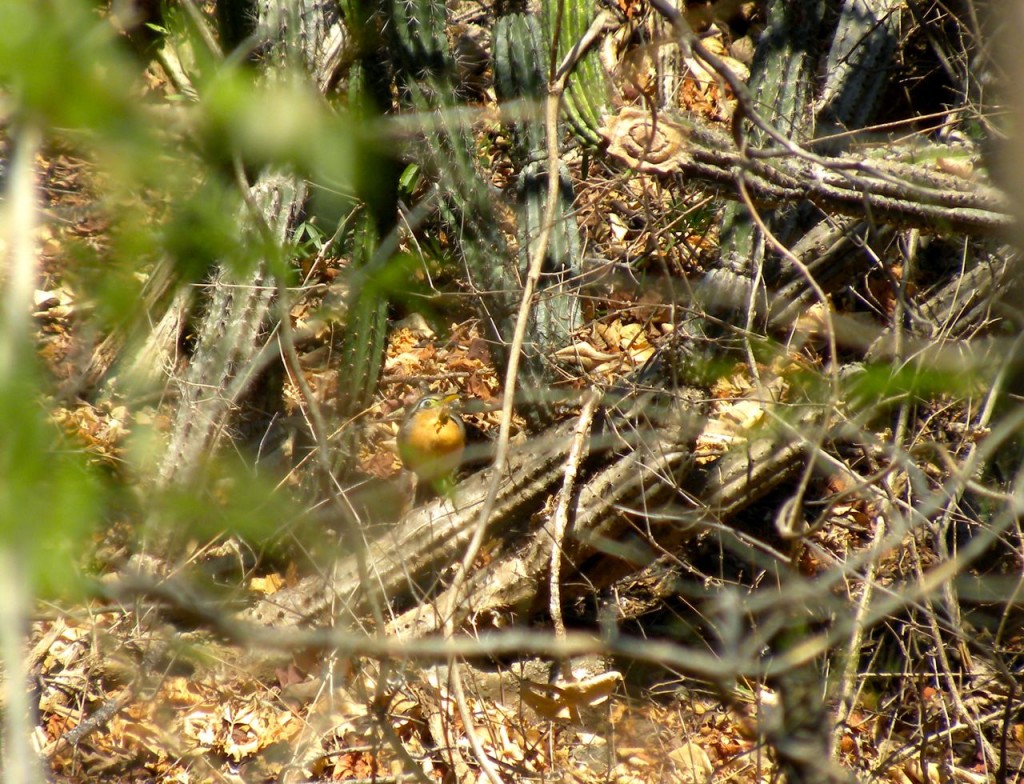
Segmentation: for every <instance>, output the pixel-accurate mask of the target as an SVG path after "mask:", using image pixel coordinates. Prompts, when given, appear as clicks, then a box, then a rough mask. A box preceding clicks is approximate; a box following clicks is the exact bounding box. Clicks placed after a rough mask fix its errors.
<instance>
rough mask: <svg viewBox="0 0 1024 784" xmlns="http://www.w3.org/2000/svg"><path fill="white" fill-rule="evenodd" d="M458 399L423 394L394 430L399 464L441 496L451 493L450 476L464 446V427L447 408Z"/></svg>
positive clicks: (460, 460)
mask: <svg viewBox="0 0 1024 784" xmlns="http://www.w3.org/2000/svg"><path fill="white" fill-rule="evenodd" d="M458 399H459V396H458V395H437V394H430V395H424V396H423V397H421V398H420V399H419V400H417V401H416V403H415V404H414V405H413V407H412V408H411V409H409V413H407V414H406V415H405V419H404V420H402V425H401V427H399V428H398V456H399V457H400V458H401V459H402V464H403V465H404V466H405V467H406V468H408V469H409V470H410V471H412V472H413V473H415V474H416V476H417V477H418V478H419V479H420V480H421V481H425V482H430V484H431V485H432V486H433V487H434V489H435V490H437V492H438V493H439V494H441V495H449V494H450V493H451V489H452V487H453V486H454V479H453V474H454V473H455V470H456V469H457V468H458V467H459V465H460V464H461V463H462V451H463V450H464V449H465V447H466V426H465V425H464V424H463V422H462V419H461V417H459V415H458V414H456V413H454V412H453V411H452V409H451V404H452V403H453V402H454V401H456V400H458Z"/></svg>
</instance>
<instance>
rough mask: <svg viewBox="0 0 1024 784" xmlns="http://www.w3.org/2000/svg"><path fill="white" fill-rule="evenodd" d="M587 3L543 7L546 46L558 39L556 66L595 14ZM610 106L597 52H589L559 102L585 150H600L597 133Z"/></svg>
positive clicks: (565, 1)
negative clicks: (593, 148) (592, 148)
mask: <svg viewBox="0 0 1024 784" xmlns="http://www.w3.org/2000/svg"><path fill="white" fill-rule="evenodd" d="M597 7H598V4H597V3H593V2H591V1H590V0H563V1H562V2H552V3H544V12H543V14H542V17H543V24H544V31H545V33H546V38H547V40H548V41H549V42H551V43H554V42H555V39H556V37H557V48H556V63H555V64H554V66H553V67H557V65H558V63H559V62H561V60H562V58H563V57H565V56H566V54H567V53H568V52H570V51H571V50H572V48H573V47H574V46H576V45H577V44H578V43H579V41H580V40H582V39H583V37H584V35H585V34H586V32H587V30H588V29H589V28H590V24H591V23H592V22H593V21H594V17H595V15H596V13H597ZM608 105H609V88H608V84H607V82H606V81H605V77H604V71H603V69H602V66H601V61H600V58H599V55H598V51H597V49H596V48H593V47H592V48H591V49H590V50H589V51H588V52H586V53H585V54H584V55H583V56H582V57H581V58H580V59H579V61H578V62H577V63H576V64H575V66H574V68H573V71H572V74H571V75H570V77H569V81H568V84H567V86H566V90H565V94H564V96H563V98H562V111H563V113H564V115H565V118H566V120H567V121H568V123H569V127H570V128H571V129H572V132H573V134H574V135H575V136H576V138H577V140H578V141H579V142H580V143H581V144H583V145H584V146H587V147H595V148H596V147H600V146H601V144H602V139H601V136H600V134H598V129H599V128H600V127H601V126H602V124H603V122H604V115H605V113H606V110H607V108H608Z"/></svg>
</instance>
